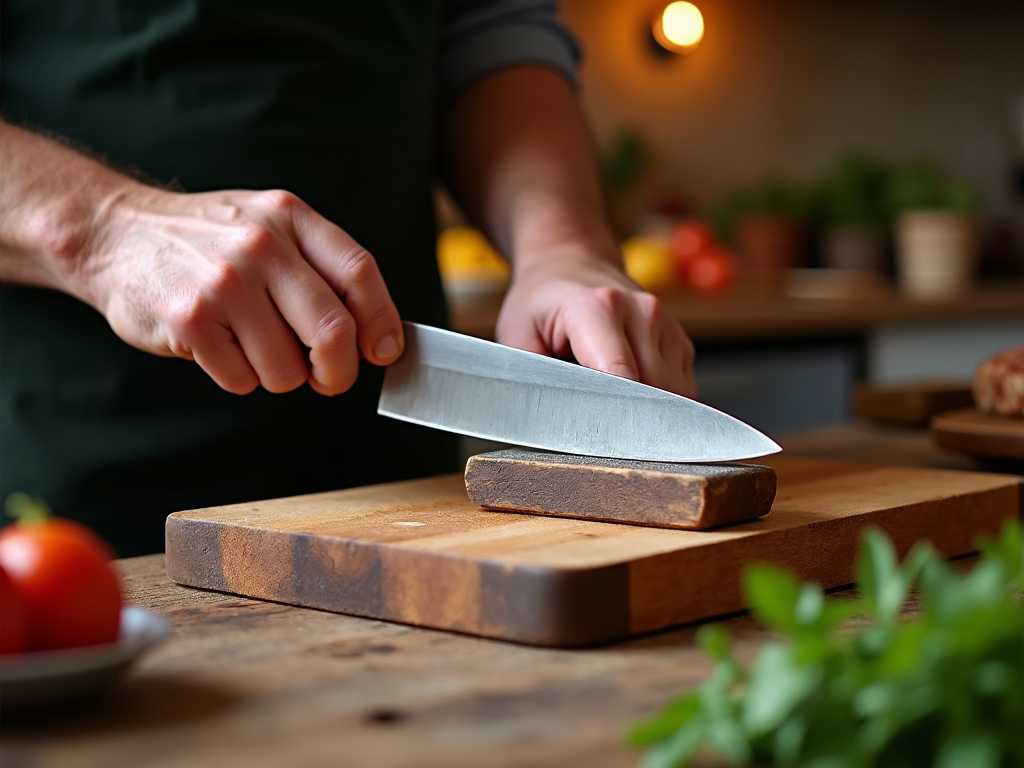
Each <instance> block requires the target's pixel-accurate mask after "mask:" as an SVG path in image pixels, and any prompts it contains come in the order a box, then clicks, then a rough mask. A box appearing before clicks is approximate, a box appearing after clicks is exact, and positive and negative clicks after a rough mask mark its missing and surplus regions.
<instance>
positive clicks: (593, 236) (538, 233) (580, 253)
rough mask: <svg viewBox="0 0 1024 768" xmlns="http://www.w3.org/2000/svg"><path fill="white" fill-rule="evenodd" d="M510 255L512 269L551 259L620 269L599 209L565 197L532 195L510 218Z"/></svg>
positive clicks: (613, 246)
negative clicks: (596, 263)
mask: <svg viewBox="0 0 1024 768" xmlns="http://www.w3.org/2000/svg"><path fill="white" fill-rule="evenodd" d="M511 229H512V234H511V237H510V238H509V240H510V242H511V248H510V251H511V253H510V256H511V259H512V262H513V265H514V267H515V269H516V271H520V270H523V269H527V268H530V267H532V266H534V265H535V264H537V263H545V262H550V261H551V260H553V259H555V260H558V261H560V262H566V263H588V264H591V263H594V262H601V263H603V264H606V265H610V266H613V267H615V268H617V269H621V268H622V255H621V252H620V250H619V248H618V245H617V244H616V242H615V238H614V236H613V235H612V233H611V230H610V229H609V227H608V225H607V223H606V222H605V220H604V218H603V216H602V215H601V213H600V211H597V210H594V209H593V207H592V206H588V205H584V204H582V203H580V202H573V201H572V200H571V199H569V198H568V197H564V196H562V197H554V196H536V197H534V198H533V199H530V200H525V201H523V202H521V203H520V205H519V206H517V209H516V210H515V211H514V212H513V217H512V228H511Z"/></svg>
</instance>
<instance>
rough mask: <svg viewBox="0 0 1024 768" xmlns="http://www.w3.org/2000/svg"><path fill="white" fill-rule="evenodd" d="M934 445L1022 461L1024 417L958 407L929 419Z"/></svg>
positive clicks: (977, 454) (974, 454) (973, 454)
mask: <svg viewBox="0 0 1024 768" xmlns="http://www.w3.org/2000/svg"><path fill="white" fill-rule="evenodd" d="M932 437H933V438H934V439H935V443H936V445H939V446H940V447H942V448H948V449H949V450H952V451H963V452H964V453H967V454H970V455H971V456H983V457H991V458H996V459H1010V460H1013V461H1017V462H1024V419H1020V418H1017V417H1014V416H993V415H989V414H987V413H982V412H981V411H979V410H977V409H976V408H961V409H958V410H955V411H950V412H949V413H943V414H940V415H939V416H936V417H935V418H934V419H932Z"/></svg>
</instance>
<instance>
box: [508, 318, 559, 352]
mask: <svg viewBox="0 0 1024 768" xmlns="http://www.w3.org/2000/svg"><path fill="white" fill-rule="evenodd" d="M494 339H495V341H497V342H498V343H499V344H504V345H505V346H508V347H515V348H516V349H525V350H526V351H527V352H533V353H535V354H538V355H557V354H558V352H557V350H554V349H549V348H548V346H547V344H545V343H544V339H543V338H541V335H540V333H539V331H538V330H537V326H536V325H535V324H534V323H533V322H531V321H530V320H529V319H528V318H523V317H516V316H512V315H510V314H508V313H506V312H505V311H504V308H503V309H502V311H501V312H500V313H499V314H498V322H497V323H496V324H495V327H494Z"/></svg>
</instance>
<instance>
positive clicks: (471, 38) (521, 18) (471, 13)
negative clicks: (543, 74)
mask: <svg viewBox="0 0 1024 768" xmlns="http://www.w3.org/2000/svg"><path fill="white" fill-rule="evenodd" d="M579 59H580V49H579V45H578V44H577V43H576V40H575V39H574V38H573V36H572V35H571V34H570V33H569V31H568V30H567V29H566V28H565V27H564V26H563V25H562V23H561V22H560V21H559V20H558V13H557V2H554V0H552V1H550V2H544V0H445V2H444V11H443V14H442V19H441V50H440V89H441V93H440V96H441V101H442V103H443V104H446V103H448V102H450V101H451V100H452V99H453V98H454V97H455V96H457V95H458V94H459V92H461V91H462V89H464V88H465V87H466V86H468V85H469V84H470V83H472V82H473V81H474V80H476V79H478V78H480V77H482V76H484V75H486V74H488V73H490V72H493V71H494V70H496V69H501V68H502V67H507V66H510V65H513V64H524V63H531V64H545V65H547V66H549V67H551V68H553V69H556V70H558V71H559V72H561V73H563V74H564V75H565V76H566V77H567V78H568V79H569V81H570V82H571V83H572V84H573V86H574V87H575V85H576V65H577V64H578V63H579Z"/></svg>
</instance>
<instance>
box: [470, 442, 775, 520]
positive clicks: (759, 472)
mask: <svg viewBox="0 0 1024 768" xmlns="http://www.w3.org/2000/svg"><path fill="white" fill-rule="evenodd" d="M465 477H466V492H467V493H468V494H469V498H470V499H471V500H472V501H474V502H475V503H477V504H479V505H480V506H481V507H484V508H486V509H493V510H498V511H505V512H528V513H530V514H537V515H553V516H555V517H576V518H580V519H584V520H603V521H607V522H618V523H632V524H635V525H647V526H653V527H660V528H679V529H683V530H702V529H706V528H715V527H718V526H722V525H728V524H730V523H736V522H740V521H742V520H752V519H755V518H758V517H762V516H763V515H766V514H768V512H769V510H770V509H771V507H772V500H773V499H774V498H775V489H776V479H775V470H773V469H772V468H771V467H766V466H763V465H759V464H739V463H732V464H668V463H662V462H652V461H627V460H624V459H602V458H597V457H594V456H573V455H566V454H553V453H540V452H537V451H523V450H507V451H494V452H492V453H483V454H480V455H477V456H471V457H470V459H469V461H468V462H467V464H466V475H465Z"/></svg>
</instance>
